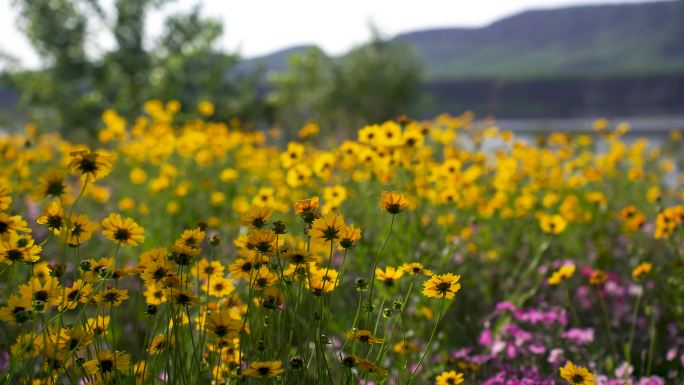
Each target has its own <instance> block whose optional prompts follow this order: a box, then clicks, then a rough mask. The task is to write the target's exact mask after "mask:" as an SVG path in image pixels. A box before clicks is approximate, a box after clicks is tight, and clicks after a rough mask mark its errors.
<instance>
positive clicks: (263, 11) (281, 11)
mask: <svg viewBox="0 0 684 385" xmlns="http://www.w3.org/2000/svg"><path fill="white" fill-rule="evenodd" d="M101 2H102V3H104V4H105V9H108V10H111V4H112V3H113V0H102V1H101ZM624 2H636V1H634V0H420V1H408V0H404V1H401V0H345V1H322V0H317V1H316V0H287V1H282V0H204V1H201V0H177V1H175V2H171V3H170V4H169V5H167V6H165V7H164V8H163V10H162V11H161V12H159V11H156V12H155V13H153V14H151V15H150V17H149V23H148V28H149V36H151V37H152V39H151V40H150V42H149V44H153V41H154V37H155V36H159V34H160V33H161V31H162V29H163V28H162V27H163V26H162V22H163V19H164V16H165V15H167V14H170V13H175V12H178V11H179V10H187V9H190V8H192V7H193V6H194V5H195V4H197V3H202V10H203V14H204V15H208V16H213V17H220V18H221V19H222V20H223V23H224V35H223V37H222V39H221V46H222V47H223V48H225V49H227V50H230V51H238V52H240V53H241V54H242V55H243V56H246V57H253V56H259V55H263V54H266V53H270V52H273V51H275V50H278V49H281V48H287V47H290V46H293V45H299V44H317V45H319V46H320V47H322V48H323V49H324V50H325V51H326V52H328V53H329V54H339V53H342V52H344V51H346V50H348V49H349V48H350V47H352V46H354V45H356V44H359V43H362V42H364V41H365V40H367V39H368V37H369V28H368V25H369V22H371V21H372V22H373V23H374V24H375V25H376V26H377V27H379V29H380V31H381V32H382V33H383V34H384V35H386V36H393V35H396V34H398V33H401V32H407V31H413V30H418V29H426V28H434V27H476V26H483V25H486V24H489V23H491V22H493V21H495V20H497V19H500V18H502V17H505V16H509V15H511V14H514V13H517V12H520V11H524V10H528V9H539V8H555V7H561V6H570V5H578V4H598V3H624ZM12 3H13V1H12V0H0V52H4V53H9V54H10V55H12V56H14V57H16V58H18V59H20V62H21V64H22V65H24V66H29V67H37V66H40V64H41V60H40V58H39V57H38V56H37V55H36V54H35V52H34V51H33V49H32V48H31V46H30V44H29V43H28V41H27V40H26V39H25V38H24V36H23V35H22V33H21V31H19V30H18V27H17V23H16V17H17V11H16V10H15V9H14V8H13V7H12ZM91 28H92V29H97V26H92V27H91ZM96 41H97V43H96V44H97V46H93V47H89V50H90V52H91V53H92V54H94V55H96V54H97V53H98V52H99V51H102V50H106V49H108V48H109V47H111V46H112V44H113V43H112V38H111V36H109V35H106V34H102V33H100V34H99V35H98V39H96Z"/></svg>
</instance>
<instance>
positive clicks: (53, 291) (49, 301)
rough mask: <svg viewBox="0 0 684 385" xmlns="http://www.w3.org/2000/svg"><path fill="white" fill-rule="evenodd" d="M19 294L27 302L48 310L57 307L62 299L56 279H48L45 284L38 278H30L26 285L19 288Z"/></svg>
mask: <svg viewBox="0 0 684 385" xmlns="http://www.w3.org/2000/svg"><path fill="white" fill-rule="evenodd" d="M19 294H21V297H22V298H23V299H25V300H27V301H29V302H30V301H34V306H35V305H36V303H35V302H40V303H41V304H43V305H45V308H46V309H47V308H49V307H50V306H52V305H58V304H59V303H60V301H61V299H62V288H61V287H60V285H59V281H58V280H57V278H54V277H49V278H48V279H47V280H45V283H44V284H43V283H41V282H40V280H39V279H38V278H32V279H31V280H30V281H28V282H27V283H25V284H23V285H21V286H19Z"/></svg>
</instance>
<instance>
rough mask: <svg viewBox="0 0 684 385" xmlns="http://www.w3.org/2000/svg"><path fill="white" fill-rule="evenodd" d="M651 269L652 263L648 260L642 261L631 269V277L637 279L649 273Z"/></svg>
mask: <svg viewBox="0 0 684 385" xmlns="http://www.w3.org/2000/svg"><path fill="white" fill-rule="evenodd" d="M652 269H653V264H651V263H650V262H642V263H640V264H638V265H637V267H635V268H634V270H632V279H634V280H635V281H636V280H638V279H639V278H640V277H641V276H642V275H644V274H647V273H650V272H651V270H652Z"/></svg>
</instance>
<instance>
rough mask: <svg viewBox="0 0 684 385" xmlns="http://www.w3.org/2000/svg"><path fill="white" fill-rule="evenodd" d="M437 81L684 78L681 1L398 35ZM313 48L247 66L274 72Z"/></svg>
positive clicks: (579, 9) (564, 11)
mask: <svg viewBox="0 0 684 385" xmlns="http://www.w3.org/2000/svg"><path fill="white" fill-rule="evenodd" d="M392 40H393V41H397V42H404V43H407V44H409V45H411V46H412V47H413V48H414V49H415V51H416V53H417V54H418V56H419V57H420V59H421V60H422V62H423V67H424V71H425V76H426V80H428V81H429V80H434V79H438V78H448V79H455V78H456V79H457V78H473V77H475V78H488V79H492V78H495V79H496V78H503V79H512V78H513V79H520V78H523V79H524V78H546V77H551V78H555V77H593V76H600V77H610V76H625V75H656V74H672V73H677V74H679V73H684V1H659V2H646V3H630V4H610V5H589V6H575V7H569V8H558V9H548V10H531V11H526V12H522V13H519V14H516V15H513V16H510V17H507V18H504V19H501V20H499V21H496V22H494V23H492V24H490V25H488V26H485V27H482V28H439V29H429V30H422V31H414V32H407V33H403V34H400V35H398V36H396V37H395V38H393V39H392ZM310 47H313V46H310V45H304V46H296V47H291V48H287V49H284V50H279V51H277V52H274V53H273V54H269V55H265V56H262V57H259V58H255V59H249V60H247V61H246V63H245V65H249V66H252V65H255V64H256V63H262V64H263V65H265V66H266V67H267V68H268V69H269V70H271V71H282V70H284V69H286V68H287V58H288V57H289V56H290V55H291V54H293V53H299V52H303V51H305V50H307V49H309V48H310Z"/></svg>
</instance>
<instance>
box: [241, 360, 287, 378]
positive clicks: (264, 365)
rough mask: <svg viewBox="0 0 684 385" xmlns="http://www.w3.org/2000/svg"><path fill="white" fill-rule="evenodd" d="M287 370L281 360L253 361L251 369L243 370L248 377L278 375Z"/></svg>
mask: <svg viewBox="0 0 684 385" xmlns="http://www.w3.org/2000/svg"><path fill="white" fill-rule="evenodd" d="M283 372H285V369H283V368H282V364H281V362H280V361H266V362H252V363H251V364H250V365H249V369H245V371H244V372H242V373H243V374H244V375H245V376H247V377H256V378H269V377H277V376H279V375H281V374H282V373H283Z"/></svg>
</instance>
